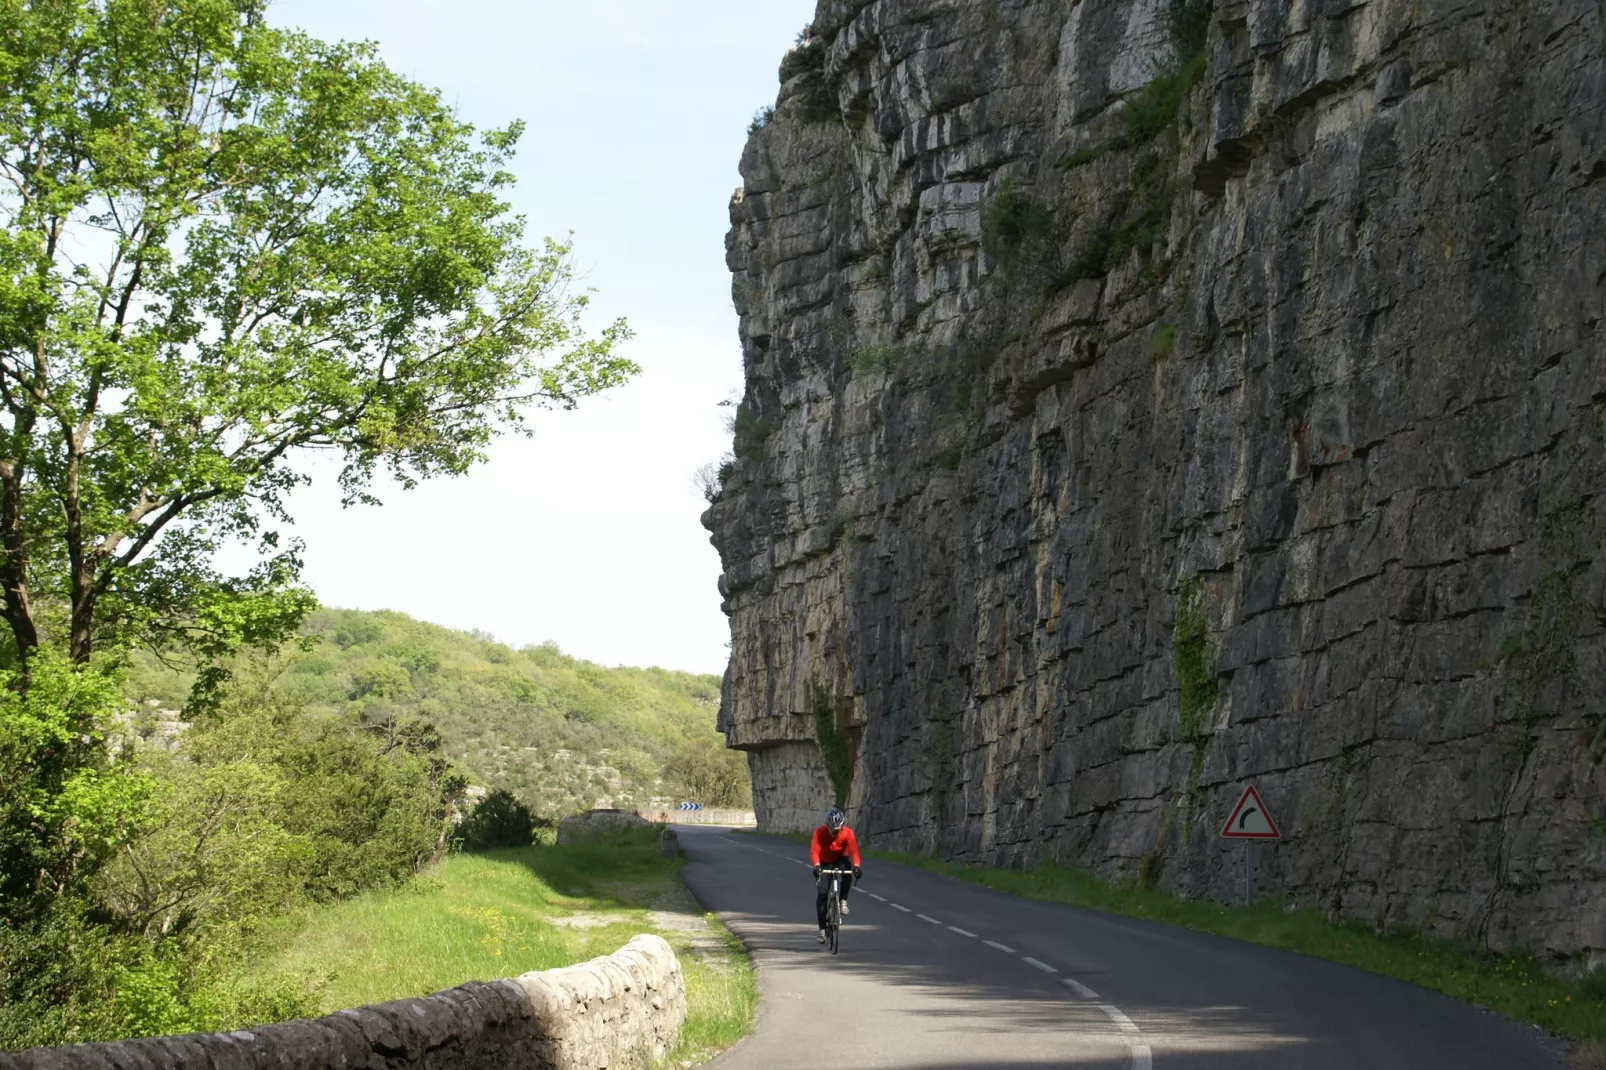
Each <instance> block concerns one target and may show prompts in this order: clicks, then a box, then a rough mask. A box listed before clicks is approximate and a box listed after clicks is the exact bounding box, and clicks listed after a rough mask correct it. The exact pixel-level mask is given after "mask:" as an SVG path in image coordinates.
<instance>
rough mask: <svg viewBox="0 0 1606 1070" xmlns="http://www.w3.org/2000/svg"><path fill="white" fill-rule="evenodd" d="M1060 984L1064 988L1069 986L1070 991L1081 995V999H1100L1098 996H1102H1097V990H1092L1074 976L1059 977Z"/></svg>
mask: <svg viewBox="0 0 1606 1070" xmlns="http://www.w3.org/2000/svg"><path fill="white" fill-rule="evenodd" d="M1060 984H1062V985H1064V986H1065V987H1066V988H1069V989H1070V990H1071V991H1072V992H1075V993H1076V994H1077V995H1079V996H1081V997H1082V998H1083V999H1100V998H1102V997H1100V996H1099V994H1098V993H1097V992H1095V991H1093V990H1092V989H1091V988H1089V987H1087V986H1086V985H1084V984H1083V983H1082V982H1081V981H1078V980H1077V979H1076V978H1074V977H1061V978H1060Z"/></svg>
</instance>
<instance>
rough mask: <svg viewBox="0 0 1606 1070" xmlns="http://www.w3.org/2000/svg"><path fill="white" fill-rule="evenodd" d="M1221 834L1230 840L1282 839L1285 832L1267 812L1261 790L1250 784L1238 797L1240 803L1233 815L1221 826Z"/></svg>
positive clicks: (1234, 808) (1235, 807) (1233, 810)
mask: <svg viewBox="0 0 1606 1070" xmlns="http://www.w3.org/2000/svg"><path fill="white" fill-rule="evenodd" d="M1221 835H1222V836H1224V837H1225V838H1227V839H1229V840H1280V839H1282V838H1283V834H1282V833H1281V832H1278V831H1277V823H1276V822H1275V821H1273V820H1272V819H1271V814H1269V813H1267V812H1266V804H1265V803H1263V802H1261V801H1260V792H1258V791H1256V790H1255V786H1254V785H1253V784H1250V785H1249V786H1248V787H1246V788H1244V793H1243V795H1242V796H1240V797H1239V799H1238V805H1237V806H1234V807H1233V808H1232V816H1231V817H1229V818H1227V823H1226V824H1225V825H1223V826H1222V827H1221Z"/></svg>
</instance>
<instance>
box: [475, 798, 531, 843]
mask: <svg viewBox="0 0 1606 1070" xmlns="http://www.w3.org/2000/svg"><path fill="white" fill-rule="evenodd" d="M537 820H538V819H537V818H536V816H535V814H534V813H533V812H531V810H530V808H529V807H528V806H525V805H524V804H523V803H521V802H519V800H518V798H517V797H516V796H514V794H513V793H512V792H510V791H505V790H503V789H502V788H497V789H496V790H495V791H493V792H491V793H490V794H489V795H487V796H485V798H483V799H481V800H480V803H479V805H478V806H476V807H474V810H473V812H472V813H470V814H469V815H468V817H467V818H465V819H464V820H463V824H462V825H461V826H459V828H458V835H459V836H460V837H461V838H462V841H463V846H464V847H465V848H466V849H467V850H470V851H487V850H491V849H492V848H496V847H528V846H529V845H530V844H532V843H534V842H535V826H536V823H537Z"/></svg>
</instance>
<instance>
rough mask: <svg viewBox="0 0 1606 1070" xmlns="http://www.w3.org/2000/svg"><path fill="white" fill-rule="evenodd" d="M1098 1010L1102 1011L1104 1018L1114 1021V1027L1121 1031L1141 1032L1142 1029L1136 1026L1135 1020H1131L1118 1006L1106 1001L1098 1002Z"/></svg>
mask: <svg viewBox="0 0 1606 1070" xmlns="http://www.w3.org/2000/svg"><path fill="white" fill-rule="evenodd" d="M1099 1010H1101V1011H1103V1012H1104V1016H1105V1017H1106V1018H1108V1019H1109V1020H1110V1021H1112V1022H1114V1023H1115V1028H1117V1029H1119V1030H1120V1031H1121V1032H1123V1033H1141V1032H1142V1030H1141V1029H1139V1028H1138V1027H1137V1023H1136V1022H1134V1021H1132V1019H1130V1018H1128V1017H1127V1016H1126V1015H1125V1014H1123V1013H1122V1011H1121V1008H1120V1007H1116V1006H1112V1005H1111V1004H1108V1003H1100V1004H1099Z"/></svg>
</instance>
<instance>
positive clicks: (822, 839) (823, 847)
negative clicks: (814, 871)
mask: <svg viewBox="0 0 1606 1070" xmlns="http://www.w3.org/2000/svg"><path fill="white" fill-rule="evenodd" d="M843 855H846V856H847V857H849V858H851V859H852V860H853V864H854V865H856V866H862V865H863V864H864V863H862V862H860V861H859V841H858V840H856V839H854V837H853V830H852V829H850V828H848V827H847V826H846V825H843V826H842V831H841V832H838V833H837V834H836V835H834V836H833V835H832V834H831V830H830V829H828V828H826V827H825V826H824V825H821V826H820V827H819V828H817V829H815V830H814V838H813V839H812V840H810V841H809V865H811V866H818V865H828V864H830V863H832V862H840V861H842V856H843Z"/></svg>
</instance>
